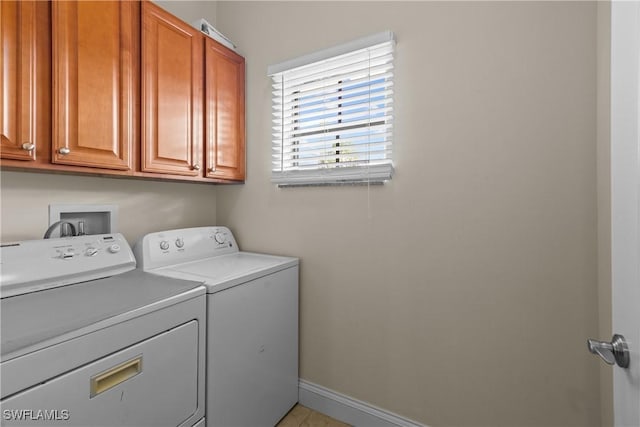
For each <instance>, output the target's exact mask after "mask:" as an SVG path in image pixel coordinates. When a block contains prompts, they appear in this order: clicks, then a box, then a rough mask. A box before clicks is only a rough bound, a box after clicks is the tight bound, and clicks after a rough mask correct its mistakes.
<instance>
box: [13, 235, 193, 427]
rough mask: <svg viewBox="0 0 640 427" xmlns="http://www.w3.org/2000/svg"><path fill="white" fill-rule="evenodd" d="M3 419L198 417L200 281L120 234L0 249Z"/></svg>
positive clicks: (177, 420) (143, 422) (183, 420)
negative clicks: (156, 262) (161, 267)
mask: <svg viewBox="0 0 640 427" xmlns="http://www.w3.org/2000/svg"><path fill="white" fill-rule="evenodd" d="M0 260H1V263H2V269H1V276H0V296H1V297H2V299H1V301H0V304H1V306H0V316H1V340H2V342H1V345H2V347H1V358H0V371H1V372H0V373H1V380H0V383H1V384H0V385H1V396H0V408H1V411H0V414H1V416H2V425H6V426H31V425H47V426H55V425H64V426H85V427H86V426H167V427H175V426H185V427H186V426H189V427H190V426H194V425H197V426H198V427H200V426H203V425H204V420H203V417H204V381H203V378H204V368H205V366H204V343H205V323H206V317H205V316H206V312H205V308H206V300H205V288H204V287H203V286H202V285H201V284H200V283H198V282H186V281H180V280H175V279H168V278H162V277H158V276H154V275H151V274H147V273H143V272H141V271H139V270H134V268H135V258H134V257H133V253H132V251H131V248H130V247H129V245H128V243H127V242H126V240H125V239H124V238H123V237H122V236H121V235H119V234H109V235H96V236H81V237H72V238H62V239H47V240H33V241H23V242H17V243H12V244H7V245H2V247H1V248H0Z"/></svg>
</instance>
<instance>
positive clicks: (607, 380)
mask: <svg viewBox="0 0 640 427" xmlns="http://www.w3.org/2000/svg"><path fill="white" fill-rule="evenodd" d="M597 48H598V68H597V70H598V82H597V84H598V106H597V114H598V117H597V126H598V128H597V134H596V135H597V144H598V151H597V171H598V172H597V173H598V315H599V334H598V336H599V337H600V339H603V340H606V339H608V338H609V337H611V336H612V335H613V332H612V325H611V323H612V317H611V315H612V312H611V310H612V307H611V177H610V174H611V166H610V165H611V156H610V151H611V143H610V132H611V124H610V109H611V102H610V96H611V91H610V85H611V72H610V67H611V61H610V58H611V4H610V2H608V1H607V2H598V44H597ZM600 396H601V405H602V406H601V412H602V413H601V419H602V426H612V425H613V369H612V368H611V367H610V366H609V365H606V364H604V363H601V364H600Z"/></svg>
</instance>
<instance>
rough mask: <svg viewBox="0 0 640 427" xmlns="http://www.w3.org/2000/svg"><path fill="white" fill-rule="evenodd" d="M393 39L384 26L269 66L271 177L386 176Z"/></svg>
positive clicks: (389, 170) (389, 169)
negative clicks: (384, 30) (377, 32)
mask: <svg viewBox="0 0 640 427" xmlns="http://www.w3.org/2000/svg"><path fill="white" fill-rule="evenodd" d="M394 47H395V41H394V37H393V33H391V32H388V31H387V32H384V33H380V34H376V35H373V36H370V37H366V38H363V39H359V40H356V41H354V42H351V43H347V44H345V45H341V46H337V47H334V48H331V49H327V50H324V51H321V52H316V53H314V54H311V55H307V56H304V57H301V58H297V59H294V60H291V61H287V62H285V63H282V64H278V65H274V66H271V67H269V75H270V76H271V78H272V84H273V101H272V105H273V128H272V129H273V139H272V141H273V142H272V181H273V182H275V183H277V184H280V185H301V184H327V183H329V184H331V183H344V182H382V181H386V180H388V179H390V178H391V176H392V174H393V163H392V156H391V154H392V126H393V123H392V122H393V53H394Z"/></svg>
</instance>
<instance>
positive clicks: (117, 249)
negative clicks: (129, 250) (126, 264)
mask: <svg viewBox="0 0 640 427" xmlns="http://www.w3.org/2000/svg"><path fill="white" fill-rule="evenodd" d="M109 252H111V253H112V254H116V253H118V252H120V245H119V244H117V243H114V244H113V245H111V246H109Z"/></svg>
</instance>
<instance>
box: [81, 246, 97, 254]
mask: <svg viewBox="0 0 640 427" xmlns="http://www.w3.org/2000/svg"><path fill="white" fill-rule="evenodd" d="M84 253H85V255H86V256H96V255H97V254H98V250H97V249H96V248H94V247H93V246H92V247H90V248H87V250H86V251H84Z"/></svg>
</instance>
